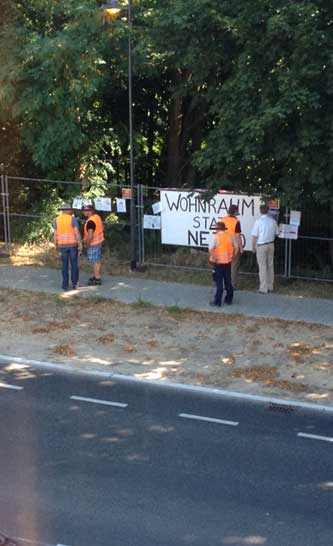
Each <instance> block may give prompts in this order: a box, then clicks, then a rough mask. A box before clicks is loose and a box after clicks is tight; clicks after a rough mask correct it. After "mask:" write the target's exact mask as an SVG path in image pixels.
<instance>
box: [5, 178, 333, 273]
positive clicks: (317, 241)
mask: <svg viewBox="0 0 333 546" xmlns="http://www.w3.org/2000/svg"><path fill="white" fill-rule="evenodd" d="M123 188H126V186H123V185H121V186H120V185H119V184H108V185H107V187H106V188H104V189H103V197H110V198H111V200H112V202H113V207H112V211H111V213H110V212H108V213H102V216H103V219H104V222H105V231H106V245H105V247H106V252H107V253H109V254H110V252H111V255H110V257H111V259H112V260H113V261H115V262H119V263H128V262H129V257H130V210H129V209H130V207H129V201H127V211H126V213H119V214H118V213H117V210H116V208H115V205H114V204H115V199H116V198H117V197H122V189H123ZM127 188H128V187H127ZM161 189H162V188H157V187H147V186H142V185H138V186H137V187H136V192H135V195H134V196H133V198H134V199H135V200H136V207H137V259H138V262H139V263H140V264H145V265H149V266H151V267H163V268H182V269H189V270H199V271H200V270H201V271H206V270H208V269H209V267H208V263H207V249H205V248H193V247H183V246H175V245H162V243H161V231H160V230H150V229H144V215H146V214H149V215H151V214H152V205H153V203H156V202H157V201H159V200H160V191H161ZM178 191H179V189H178ZM81 194H82V185H81V183H80V182H73V181H57V180H44V179H31V178H20V177H9V176H7V175H1V197H2V200H1V205H0V240H1V241H2V243H3V247H5V249H6V251H7V252H9V251H10V248H11V244H12V243H19V242H36V241H37V239H38V238H44V239H47V238H48V237H49V236H50V233H51V232H52V224H53V221H54V217H55V214H56V209H57V205H56V204H57V203H59V202H60V200H62V201H70V200H71V199H73V198H74V197H76V196H78V195H81ZM95 196H96V197H97V195H95ZM53 197H54V199H53ZM309 208H310V207H309ZM311 211H312V209H310V212H309V209H307V208H305V209H304V210H302V222H301V227H300V234H299V238H298V240H296V241H291V240H284V239H277V241H276V246H275V271H276V273H277V275H281V276H284V277H287V278H303V279H311V280H318V281H319V280H324V281H333V237H332V233H333V230H332V225H331V222H332V218H331V216H330V213H329V211H328V214H327V217H323V216H320V219H321V221H320V222H318V215H316V214H313V213H312V212H311ZM288 220H289V211H288V210H287V209H284V210H281V214H280V221H282V222H286V223H288ZM81 221H82V222H83V219H82V220H81ZM241 273H243V274H255V273H257V264H256V260H255V257H254V256H253V254H252V253H251V252H245V254H244V256H243V257H242V264H241Z"/></svg>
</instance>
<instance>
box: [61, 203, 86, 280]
mask: <svg viewBox="0 0 333 546" xmlns="http://www.w3.org/2000/svg"><path fill="white" fill-rule="evenodd" d="M59 210H60V211H61V212H62V214H60V215H59V216H57V218H56V220H55V222H54V244H55V246H56V248H58V249H59V250H60V253H61V262H62V289H63V290H68V289H69V264H70V265H71V281H72V290H75V289H76V288H77V284H78V281H79V264H78V256H79V250H82V242H81V235H80V231H79V224H78V220H77V218H75V217H74V216H73V209H72V207H71V205H70V204H69V203H65V204H64V205H62V207H60V208H59Z"/></svg>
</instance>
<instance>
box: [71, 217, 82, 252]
mask: <svg viewBox="0 0 333 546" xmlns="http://www.w3.org/2000/svg"><path fill="white" fill-rule="evenodd" d="M72 226H73V228H74V230H75V237H76V241H77V244H78V246H79V248H80V250H82V239H81V233H80V230H79V222H78V220H77V218H73V222H72Z"/></svg>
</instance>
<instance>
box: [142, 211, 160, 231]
mask: <svg viewBox="0 0 333 546" xmlns="http://www.w3.org/2000/svg"><path fill="white" fill-rule="evenodd" d="M143 227H144V229H161V217H160V216H153V215H150V214H145V215H144V217H143Z"/></svg>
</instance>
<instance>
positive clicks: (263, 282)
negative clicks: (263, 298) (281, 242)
mask: <svg viewBox="0 0 333 546" xmlns="http://www.w3.org/2000/svg"><path fill="white" fill-rule="evenodd" d="M257 262H258V266H259V280H260V288H259V290H260V292H265V293H267V292H268V291H269V290H273V285H274V243H270V244H268V245H258V246H257Z"/></svg>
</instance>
